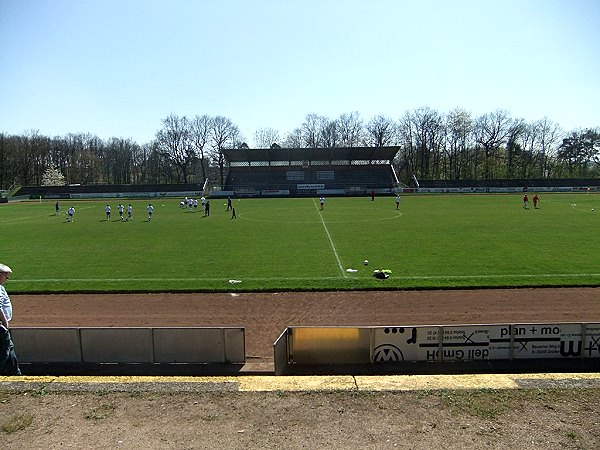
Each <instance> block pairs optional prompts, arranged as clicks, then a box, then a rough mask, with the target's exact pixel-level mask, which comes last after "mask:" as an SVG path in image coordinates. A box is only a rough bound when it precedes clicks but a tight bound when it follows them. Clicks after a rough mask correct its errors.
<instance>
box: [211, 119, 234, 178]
mask: <svg viewBox="0 0 600 450" xmlns="http://www.w3.org/2000/svg"><path fill="white" fill-rule="evenodd" d="M239 140H240V130H239V128H238V127H237V125H235V124H234V123H233V122H232V121H231V120H230V119H228V118H226V117H223V116H217V117H214V118H213V120H212V129H211V145H212V148H213V150H214V152H215V153H214V157H215V159H216V163H217V166H218V167H219V177H220V182H221V186H223V185H224V184H225V156H224V154H223V150H225V149H226V148H235V147H236V146H237V144H239Z"/></svg>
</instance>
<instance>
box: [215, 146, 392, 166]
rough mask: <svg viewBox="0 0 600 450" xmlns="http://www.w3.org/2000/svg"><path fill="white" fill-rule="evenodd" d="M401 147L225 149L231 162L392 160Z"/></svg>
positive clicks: (226, 155) (226, 157) (225, 153)
mask: <svg viewBox="0 0 600 450" xmlns="http://www.w3.org/2000/svg"><path fill="white" fill-rule="evenodd" d="M399 149H400V147H397V146H395V147H333V148H260V149H249V148H236V149H225V150H223V154H224V156H225V159H227V161H229V162H254V161H385V160H389V161H391V160H392V159H394V156H396V153H398V150H399Z"/></svg>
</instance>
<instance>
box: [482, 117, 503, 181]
mask: <svg viewBox="0 0 600 450" xmlns="http://www.w3.org/2000/svg"><path fill="white" fill-rule="evenodd" d="M511 124H512V120H511V118H510V116H509V114H508V112H506V111H504V110H496V111H494V112H493V113H487V114H484V115H482V116H480V117H478V118H477V120H476V121H475V140H476V142H477V144H478V145H480V146H481V148H482V149H483V179H485V180H489V179H491V178H494V176H495V173H494V169H495V165H496V164H495V163H496V162H497V160H498V158H499V156H500V147H501V146H502V145H503V144H504V143H505V142H506V139H507V138H508V135H509V132H510V125H511Z"/></svg>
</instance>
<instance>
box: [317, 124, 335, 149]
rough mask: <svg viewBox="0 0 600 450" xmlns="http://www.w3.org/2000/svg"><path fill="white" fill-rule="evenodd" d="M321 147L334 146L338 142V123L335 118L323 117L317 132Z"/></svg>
mask: <svg viewBox="0 0 600 450" xmlns="http://www.w3.org/2000/svg"><path fill="white" fill-rule="evenodd" d="M319 135H320V136H319V142H320V143H321V147H325V148H334V147H338V145H339V143H340V134H339V124H338V121H337V120H329V119H327V118H323V119H322V121H321V129H320V132H319Z"/></svg>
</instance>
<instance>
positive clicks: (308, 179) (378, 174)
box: [223, 147, 399, 196]
mask: <svg viewBox="0 0 600 450" xmlns="http://www.w3.org/2000/svg"><path fill="white" fill-rule="evenodd" d="M398 150H399V147H335V148H270V149H249V148H240V149H228V150H224V156H225V159H226V160H227V164H228V172H227V176H226V180H225V185H224V186H223V190H224V191H229V192H233V193H234V194H235V195H240V196H244V195H246V196H275V195H281V196H285V195H288V196H307V195H314V194H328V195H365V194H367V193H370V192H372V191H375V192H377V193H391V192H392V191H393V189H394V188H396V187H397V186H398V178H397V176H396V173H395V171H394V168H393V166H392V161H393V159H394V157H395V155H396V153H397V152H398Z"/></svg>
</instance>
